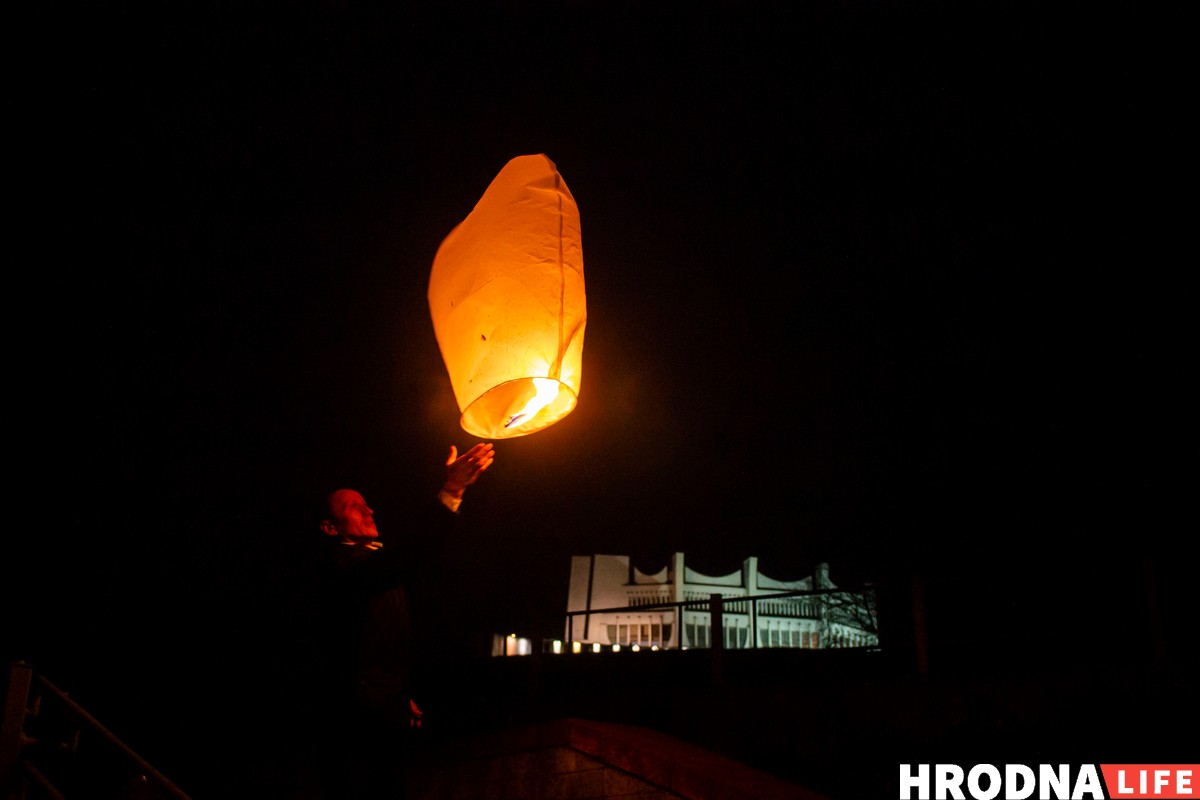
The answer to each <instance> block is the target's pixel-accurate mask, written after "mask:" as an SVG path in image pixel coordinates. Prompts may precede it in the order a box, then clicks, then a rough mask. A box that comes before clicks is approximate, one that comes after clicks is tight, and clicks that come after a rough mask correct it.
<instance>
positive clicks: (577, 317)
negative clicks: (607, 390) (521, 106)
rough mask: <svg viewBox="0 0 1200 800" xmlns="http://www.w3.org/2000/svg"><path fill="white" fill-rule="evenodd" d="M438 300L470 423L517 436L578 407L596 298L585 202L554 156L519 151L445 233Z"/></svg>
mask: <svg viewBox="0 0 1200 800" xmlns="http://www.w3.org/2000/svg"><path fill="white" fill-rule="evenodd" d="M429 312H430V316H431V318H432V320H433V329H434V333H435V335H436V336H437V342H438V347H439V348H440V350H441V353H442V359H443V361H444V362H445V364H446V370H447V372H448V373H449V376H450V384H451V386H452V387H453V389H454V397H455V400H456V401H457V402H458V408H459V411H460V412H461V414H462V417H461V419H460V423H461V425H462V427H463V430H465V431H467V432H468V433H471V434H474V435H475V436H479V437H482V438H484V439H511V438H515V437H518V436H526V435H528V434H531V433H535V432H536V431H539V430H542V429H544V428H546V427H549V426H550V425H553V424H554V423H555V422H558V421H559V420H561V419H562V418H563V417H565V416H567V415H568V414H569V413H571V411H572V410H573V409H574V408H575V405H576V403H577V402H578V399H579V387H580V378H581V376H582V371H583V332H584V327H585V325H586V322H587V303H586V299H585V295H584V282H583V244H582V234H581V229H580V223H579V208H578V206H576V204H575V198H574V197H572V195H571V191H570V189H568V188H567V184H566V182H565V181H564V180H563V178H562V176H561V175H560V174H559V173H558V169H557V168H556V167H555V165H554V162H553V161H551V160H550V159H549V158H547V157H546V156H545V155H540V154H539V155H529V156H519V157H517V158H514V159H512V160H511V161H509V162H508V164H506V165H505V166H504V168H503V169H502V170H500V173H499V174H498V175H496V177H495V179H493V180H492V182H491V184H490V185H489V186H488V188H487V191H485V192H484V193H483V196H482V197H481V198H480V200H479V202H478V203H477V204H476V205H475V208H474V210H472V211H471V213H470V214H469V215H467V217H466V219H464V220H463V221H462V222H461V223H459V225H458V226H457V227H455V228H454V230H453V231H451V232H450V234H449V235H448V236H447V237H446V238H445V239H444V240H443V241H442V244H441V246H440V247H439V248H438V251H437V254H436V255H435V256H434V260H433V269H432V270H431V272H430V276H429Z"/></svg>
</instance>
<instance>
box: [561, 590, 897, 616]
mask: <svg viewBox="0 0 1200 800" xmlns="http://www.w3.org/2000/svg"><path fill="white" fill-rule="evenodd" d="M873 590H874V587H867V588H864V589H797V590H796V591H792V592H781V593H779V594H748V595H721V599H722V601H723V602H726V603H745V602H753V603H755V604H757V603H758V601H759V600H779V599H781V598H785V597H804V596H812V595H819V594H866V593H867V592H870V591H873ZM715 594H719V593H715ZM711 602H712V601H711V600H710V599H709V598H703V599H698V600H672V601H670V602H666V603H651V604H648V605H644V606H615V607H614V608H588V609H584V610H582V611H568V612H566V615H567V616H568V617H582V616H585V615H588V614H621V613H625V612H628V611H629V610H630V609H631V608H636V609H637V611H638V613H641V612H643V611H656V610H659V609H662V610H666V609H675V608H685V607H689V606H696V607H700V608H704V607H707V606H708V605H709V604H710V603H711Z"/></svg>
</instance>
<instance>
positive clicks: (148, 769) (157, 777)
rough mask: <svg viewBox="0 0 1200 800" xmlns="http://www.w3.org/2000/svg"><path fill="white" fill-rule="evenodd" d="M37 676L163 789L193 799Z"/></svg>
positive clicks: (60, 699) (39, 678) (68, 698)
mask: <svg viewBox="0 0 1200 800" xmlns="http://www.w3.org/2000/svg"><path fill="white" fill-rule="evenodd" d="M35 677H36V678H37V681H38V683H39V684H41V686H42V687H43V688H45V689H47V690H48V691H49V692H50V693H51V694H53V695H54V696H55V697H56V698H57V699H58V700H59V702H61V703H62V704H63V705H64V706H66V708H67V710H68V711H70V712H71V713H72V714H74V715H75V716H76V717H77V718H79V719H80V720H82V721H84V722H86V723H87V724H88V725H89V726H91V727H92V729H93V730H95V731H96V732H97V733H99V734H100V735H101V736H102V737H103V738H104V739H105V740H106V741H107V742H108V743H109V744H111V745H113V746H114V747H116V748H117V749H118V750H120V751H121V752H122V753H124V754H125V756H126V757H128V758H129V759H130V760H131V761H133V763H134V764H136V765H137V766H138V767H139V768H141V770H142V771H143V772H145V773H146V774H147V775H149V776H150V777H151V778H153V779H154V781H155V782H156V783H158V785H159V786H161V787H162V788H163V789H165V790H166V791H168V792H169V793H170V794H171V795H172V796H174V797H176V798H178V800H191V798H190V797H189V796H188V795H187V794H186V793H185V792H184V791H183V790H182V789H180V788H179V787H178V786H176V785H175V784H174V783H172V782H171V781H170V779H169V778H167V776H166V775H163V774H162V773H161V772H159V771H158V770H157V769H155V768H154V767H153V766H151V765H150V763H149V762H148V761H146V759H144V758H142V757H141V756H140V755H138V754H137V752H136V751H134V750H133V748H131V747H130V746H129V745H127V744H125V743H124V742H123V741H121V740H120V739H119V738H117V736H116V735H115V734H114V733H113V732H112V731H110V730H109V729H108V728H106V727H104V725H103V724H102V723H101V722H100V720H98V719H96V718H95V717H93V716H92V715H91V714H89V713H88V712H87V710H86V709H85V708H84V707H83V706H81V705H79V704H78V703H76V702H75V701H74V700H72V699H71V698H70V696H69V695H68V694H67V693H66V692H64V691H63V690H62V689H59V688H58V687H57V686H55V685H54V684H53V683H51V682H50V680H49V679H48V678H46V677H45V676H44V675H37V676H35ZM25 766H26V768H29V767H30V765H29V764H26V765H25Z"/></svg>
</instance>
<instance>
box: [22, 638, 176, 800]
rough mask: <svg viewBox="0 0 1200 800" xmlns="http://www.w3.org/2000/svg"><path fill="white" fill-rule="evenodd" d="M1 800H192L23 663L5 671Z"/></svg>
mask: <svg viewBox="0 0 1200 800" xmlns="http://www.w3.org/2000/svg"><path fill="white" fill-rule="evenodd" d="M0 791H3V793H4V794H3V798H4V800H32V798H39V797H46V798H50V799H51V800H64V798H66V797H68V795H70V796H78V797H112V798H117V799H118V800H126V799H128V800H135V799H136V800H143V798H144V799H145V800H151V799H153V800H159V799H160V798H170V799H171V800H190V798H189V797H188V795H187V794H185V793H184V792H183V791H182V790H181V789H180V788H179V787H178V786H176V785H175V784H174V783H172V782H171V781H170V780H169V779H168V778H167V777H166V776H165V775H163V774H162V773H161V772H159V771H158V770H157V769H155V768H154V767H153V766H152V765H151V764H150V763H149V762H147V761H146V759H144V758H142V757H141V756H140V755H138V753H136V752H135V751H134V750H133V749H132V748H131V747H129V746H128V745H127V744H125V743H124V742H123V741H121V740H120V739H119V738H117V736H116V735H114V734H113V733H112V731H110V730H109V729H108V728H106V727H105V726H104V725H103V724H101V723H100V721H99V720H97V719H96V718H95V717H94V716H92V715H91V714H90V713H88V711H87V710H86V709H85V708H83V707H82V706H81V705H79V704H78V703H76V702H75V701H74V700H73V699H71V697H69V696H68V695H67V693H66V692H64V691H63V690H62V689H60V688H58V687H57V686H55V685H54V684H53V683H52V682H51V681H50V680H49V679H47V678H46V677H45V676H43V675H40V674H39V675H35V674H34V673H33V668H32V667H31V666H29V665H28V664H25V663H24V662H16V663H14V664H12V665H11V666H10V671H9V679H8V694H7V699H6V701H5V707H4V719H3V727H2V728H0Z"/></svg>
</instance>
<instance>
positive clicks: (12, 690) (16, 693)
mask: <svg viewBox="0 0 1200 800" xmlns="http://www.w3.org/2000/svg"><path fill="white" fill-rule="evenodd" d="M32 676H33V668H32V667H30V666H29V665H28V664H26V663H25V662H24V661H17V662H14V663H13V664H12V665H11V666H10V667H9V672H8V695H7V698H8V699H7V700H5V702H4V722H3V726H2V727H0V790H3V791H5V792H8V791H10V790H11V789H12V788H13V787H14V786H15V783H14V781H15V780H16V774H17V762H18V761H19V760H20V758H21V745H22V739H23V737H24V731H25V713H26V709H27V708H28V706H29V685H30V683H31V682H32Z"/></svg>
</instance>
